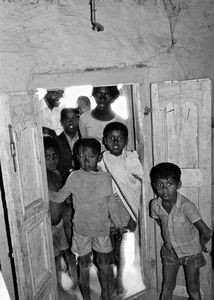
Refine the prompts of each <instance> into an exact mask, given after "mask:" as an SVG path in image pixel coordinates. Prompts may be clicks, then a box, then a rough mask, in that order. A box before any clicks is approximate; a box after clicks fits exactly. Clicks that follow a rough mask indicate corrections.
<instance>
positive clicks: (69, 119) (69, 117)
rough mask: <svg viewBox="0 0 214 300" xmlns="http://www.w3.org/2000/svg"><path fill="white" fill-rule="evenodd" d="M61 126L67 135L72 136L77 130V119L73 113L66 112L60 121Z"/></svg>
mask: <svg viewBox="0 0 214 300" xmlns="http://www.w3.org/2000/svg"><path fill="white" fill-rule="evenodd" d="M61 124H62V127H63V129H64V130H65V132H66V133H67V134H68V135H69V134H74V133H76V132H77V130H78V124H79V117H78V116H77V115H76V114H75V113H73V112H68V113H67V114H66V117H65V118H64V119H63V120H62V121H61Z"/></svg>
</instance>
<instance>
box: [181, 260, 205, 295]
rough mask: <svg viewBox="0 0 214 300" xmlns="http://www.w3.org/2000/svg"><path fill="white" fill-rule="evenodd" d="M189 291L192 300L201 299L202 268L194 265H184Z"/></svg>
mask: <svg viewBox="0 0 214 300" xmlns="http://www.w3.org/2000/svg"><path fill="white" fill-rule="evenodd" d="M184 272H185V278H186V285H187V292H188V294H189V296H190V298H189V299H190V300H201V294H200V279H199V277H200V269H199V268H194V267H192V266H184Z"/></svg>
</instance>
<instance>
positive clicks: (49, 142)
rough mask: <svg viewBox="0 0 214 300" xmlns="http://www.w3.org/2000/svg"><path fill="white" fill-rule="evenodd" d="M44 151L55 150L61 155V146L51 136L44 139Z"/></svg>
mask: <svg viewBox="0 0 214 300" xmlns="http://www.w3.org/2000/svg"><path fill="white" fill-rule="evenodd" d="M43 143H44V149H45V150H47V149H49V148H53V149H54V150H55V151H56V153H57V154H58V155H59V145H58V143H57V141H56V140H55V139H54V138H53V137H51V136H44V137H43Z"/></svg>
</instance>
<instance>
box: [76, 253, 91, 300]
mask: <svg viewBox="0 0 214 300" xmlns="http://www.w3.org/2000/svg"><path fill="white" fill-rule="evenodd" d="M90 265H91V253H88V254H86V255H84V256H79V269H80V291H81V293H82V297H83V299H84V300H91V296H90V274H89V268H90Z"/></svg>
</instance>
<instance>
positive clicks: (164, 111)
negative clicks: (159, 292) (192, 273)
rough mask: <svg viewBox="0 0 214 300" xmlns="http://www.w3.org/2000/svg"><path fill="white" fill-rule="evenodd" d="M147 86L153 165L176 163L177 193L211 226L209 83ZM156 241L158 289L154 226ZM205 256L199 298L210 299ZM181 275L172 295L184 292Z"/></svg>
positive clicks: (158, 237) (204, 81)
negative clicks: (179, 173)
mask: <svg viewBox="0 0 214 300" xmlns="http://www.w3.org/2000/svg"><path fill="white" fill-rule="evenodd" d="M151 89H152V97H151V98H152V99H151V101H152V125H153V154H154V164H157V163H159V162H164V161H169V162H173V163H175V164H177V165H179V166H180V168H181V171H182V184H183V185H182V188H181V190H180V192H181V193H182V194H184V195H185V196H187V197H188V198H189V199H190V200H192V201H193V202H194V203H195V204H196V205H197V207H198V208H199V211H200V213H201V215H202V218H203V219H204V221H205V222H206V223H207V225H208V226H209V227H211V82H210V80H209V79H199V80H188V81H181V82H163V83H155V84H152V86H151ZM156 242H157V243H156V244H157V249H156V251H157V261H158V272H157V273H158V278H157V282H158V286H159V288H160V285H161V282H162V273H161V262H160V253H159V250H160V245H161V238H160V232H159V228H156ZM210 244H211V243H209V245H208V248H209V250H210ZM205 258H206V261H207V265H206V266H205V267H203V268H202V269H201V289H202V296H203V299H209V300H211V287H212V282H211V257H210V251H209V253H208V254H205ZM181 275H182V276H181ZM183 278H184V276H183V270H182V268H181V269H180V271H179V274H178V278H177V286H176V289H175V294H178V295H186V289H185V282H184V279H183Z"/></svg>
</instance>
